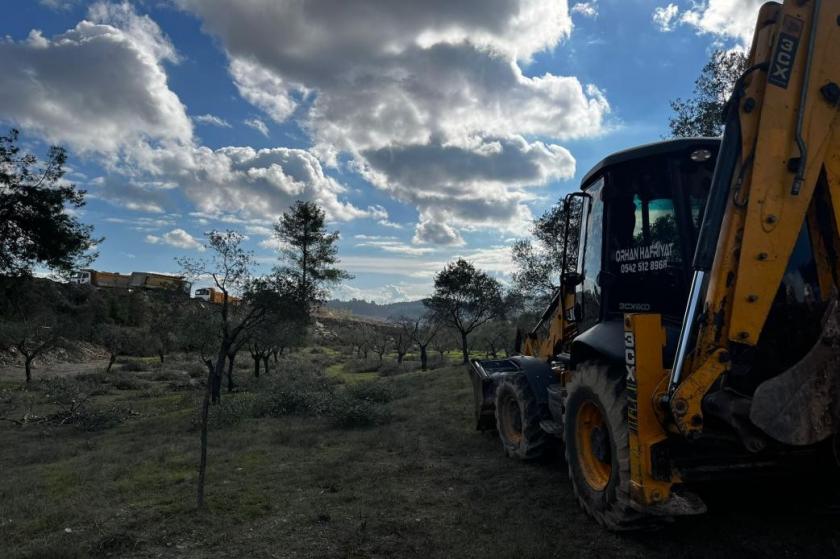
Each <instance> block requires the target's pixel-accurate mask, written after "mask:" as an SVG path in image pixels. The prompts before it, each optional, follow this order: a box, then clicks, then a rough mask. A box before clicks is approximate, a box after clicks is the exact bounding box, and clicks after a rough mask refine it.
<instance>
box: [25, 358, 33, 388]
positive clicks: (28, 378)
mask: <svg viewBox="0 0 840 559" xmlns="http://www.w3.org/2000/svg"><path fill="white" fill-rule="evenodd" d="M25 359H26V360H25V361H24V362H23V368H24V370H25V371H26V386H29V383H30V382H32V361H33V360H34V359H35V356H34V355H26V356H25Z"/></svg>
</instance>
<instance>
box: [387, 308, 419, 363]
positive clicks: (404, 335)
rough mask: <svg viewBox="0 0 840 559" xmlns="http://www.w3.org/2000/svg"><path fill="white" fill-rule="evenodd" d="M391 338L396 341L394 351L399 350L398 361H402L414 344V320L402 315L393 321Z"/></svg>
mask: <svg viewBox="0 0 840 559" xmlns="http://www.w3.org/2000/svg"><path fill="white" fill-rule="evenodd" d="M392 324H393V328H392V330H391V339H392V340H393V341H394V351H396V352H397V363H402V362H403V359H405V354H406V353H408V352H409V351H411V348H412V346H413V345H414V337H413V336H412V334H413V332H414V320H412V319H410V318H408V317H405V316H402V317H399V318H397V319H395V320H393V321H392Z"/></svg>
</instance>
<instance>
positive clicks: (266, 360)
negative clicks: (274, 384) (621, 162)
mask: <svg viewBox="0 0 840 559" xmlns="http://www.w3.org/2000/svg"><path fill="white" fill-rule="evenodd" d="M269 356H270V354H268V353H266V354H265V355H263V372H264V373H265V374H268V358H269Z"/></svg>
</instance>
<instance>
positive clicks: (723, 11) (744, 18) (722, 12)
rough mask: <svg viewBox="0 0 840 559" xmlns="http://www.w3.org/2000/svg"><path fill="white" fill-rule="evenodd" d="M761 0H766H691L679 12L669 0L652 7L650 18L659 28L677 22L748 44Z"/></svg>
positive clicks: (698, 30) (668, 26)
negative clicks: (694, 0) (687, 5)
mask: <svg viewBox="0 0 840 559" xmlns="http://www.w3.org/2000/svg"><path fill="white" fill-rule="evenodd" d="M764 3H765V0H706V1H703V2H694V3H692V4H691V7H690V8H688V9H686V10H684V11H683V12H682V13H680V10H679V7H678V6H677V5H676V4H674V3H670V4H668V5H667V6H664V7H658V8H656V9H655V10H654V13H653V21H654V23H655V24H656V25H657V26H658V27H659V29H660V30H662V31H671V30H673V29H674V27H675V26H676V24H677V23H680V24H686V25H690V26H692V27H694V28H695V29H696V30H697V32H698V33H701V34H705V33H708V34H711V35H715V36H717V37H719V38H721V39H730V40H732V39H734V40H735V41H737V42H738V43H739V45H740V46H741V47H743V48H748V47H749V46H750V43H751V41H752V36H753V33H754V31H755V21H756V17H757V15H758V10H759V8H760V7H761V6H762V4H764Z"/></svg>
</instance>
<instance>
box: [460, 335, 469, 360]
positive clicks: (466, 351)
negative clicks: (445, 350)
mask: <svg viewBox="0 0 840 559" xmlns="http://www.w3.org/2000/svg"><path fill="white" fill-rule="evenodd" d="M461 351H462V352H463V354H464V365H466V364H467V363H469V362H470V350H469V349H467V333H466V332H461Z"/></svg>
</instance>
